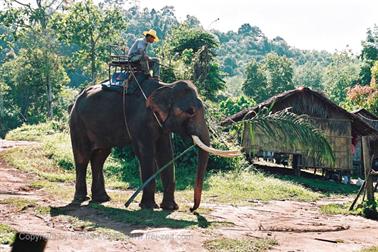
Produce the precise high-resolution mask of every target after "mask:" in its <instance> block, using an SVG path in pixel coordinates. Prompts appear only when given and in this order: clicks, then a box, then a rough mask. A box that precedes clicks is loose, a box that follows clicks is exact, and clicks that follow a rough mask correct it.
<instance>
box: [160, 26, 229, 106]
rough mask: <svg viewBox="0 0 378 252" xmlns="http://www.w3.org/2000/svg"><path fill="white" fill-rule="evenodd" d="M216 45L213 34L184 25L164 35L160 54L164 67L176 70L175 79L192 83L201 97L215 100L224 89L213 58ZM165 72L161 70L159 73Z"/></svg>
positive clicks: (220, 74)
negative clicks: (187, 80)
mask: <svg viewBox="0 0 378 252" xmlns="http://www.w3.org/2000/svg"><path fill="white" fill-rule="evenodd" d="M217 46H218V41H217V39H216V37H214V35H212V34H211V33H208V32H206V31H204V30H202V29H201V28H191V27H189V26H188V25H187V24H185V23H184V24H182V25H180V26H179V27H177V28H175V29H173V30H172V31H171V33H170V34H169V35H168V36H167V39H166V40H165V43H164V44H163V46H162V47H161V48H160V51H159V55H160V56H161V58H162V59H163V65H168V66H169V67H171V68H174V69H175V71H174V72H175V77H177V78H179V79H191V80H193V81H194V82H195V84H196V86H197V87H198V89H199V92H200V93H201V94H202V95H204V96H205V97H207V98H209V99H213V100H214V99H216V94H217V92H218V91H219V90H222V89H224V87H225V82H224V81H223V76H222V72H221V70H220V65H219V63H218V62H217V60H216V59H215V56H216V53H215V50H214V49H215V48H217ZM165 71H166V70H164V69H163V71H162V73H164V72H165ZM164 75H165V73H164Z"/></svg>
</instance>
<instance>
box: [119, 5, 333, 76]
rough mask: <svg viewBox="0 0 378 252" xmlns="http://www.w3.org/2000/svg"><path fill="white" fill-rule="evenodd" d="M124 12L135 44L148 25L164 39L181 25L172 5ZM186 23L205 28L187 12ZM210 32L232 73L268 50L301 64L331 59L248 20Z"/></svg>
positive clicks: (240, 71) (128, 36)
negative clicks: (232, 28)
mask: <svg viewBox="0 0 378 252" xmlns="http://www.w3.org/2000/svg"><path fill="white" fill-rule="evenodd" d="M125 15H126V16H127V19H128V29H127V31H126V32H125V34H124V37H125V39H126V40H127V41H128V43H132V41H133V40H134V39H135V38H136V37H139V36H140V34H141V33H142V32H143V31H144V30H146V29H149V28H153V29H155V30H156V31H157V33H158V36H160V37H161V38H163V39H164V38H165V37H166V36H167V35H168V34H169V32H170V30H171V29H172V28H173V27H175V26H177V25H179V21H178V19H177V17H176V16H175V10H174V7H172V6H166V7H164V8H162V9H160V10H155V9H151V10H150V9H148V8H145V9H143V10H142V9H139V8H138V7H132V8H130V9H128V10H127V11H126V13H125ZM184 22H186V23H187V24H188V25H189V26H191V27H202V26H201V23H200V21H199V20H198V19H197V18H196V17H194V16H190V15H188V16H187V17H186V19H185V20H184ZM211 32H212V33H213V34H214V35H216V36H217V37H218V40H219V42H220V46H219V49H218V50H217V56H218V58H219V61H220V63H221V66H222V70H223V71H224V72H225V73H226V74H227V75H229V76H235V75H241V74H243V73H244V71H245V68H246V65H247V64H248V63H249V61H250V60H251V59H252V58H254V59H256V60H257V61H259V60H260V59H262V58H263V57H264V56H265V55H266V54H268V53H269V52H275V53H277V54H278V55H281V56H286V57H288V58H291V59H293V60H294V62H295V63H296V64H298V65H302V64H305V63H306V62H317V63H320V64H323V65H327V64H328V63H329V62H330V58H331V54H330V53H328V52H326V51H321V52H319V51H308V50H300V49H296V48H294V47H292V46H290V45H288V44H287V42H286V41H285V39H284V38H282V37H279V36H277V37H275V38H273V39H269V38H267V37H266V36H265V34H264V33H263V31H262V30H261V29H260V28H259V27H257V26H253V25H251V24H248V23H246V24H242V25H241V26H240V28H239V29H238V31H236V32H235V31H228V32H221V31H217V30H211ZM156 46H158V45H156Z"/></svg>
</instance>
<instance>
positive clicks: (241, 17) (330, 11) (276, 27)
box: [133, 0, 378, 52]
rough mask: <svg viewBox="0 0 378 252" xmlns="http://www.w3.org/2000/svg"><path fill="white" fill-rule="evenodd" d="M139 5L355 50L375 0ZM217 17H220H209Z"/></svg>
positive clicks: (221, 26)
mask: <svg viewBox="0 0 378 252" xmlns="http://www.w3.org/2000/svg"><path fill="white" fill-rule="evenodd" d="M133 2H137V3H139V5H140V7H142V8H144V7H148V8H156V9H160V8H162V7H163V6H166V5H169V6H174V7H175V10H176V16H177V17H178V18H179V20H180V21H182V20H184V19H185V16H186V15H187V14H190V15H193V16H196V17H197V18H198V19H199V20H200V21H201V23H202V25H203V26H204V27H205V28H206V29H209V28H215V29H218V30H221V31H228V30H234V31H236V30H237V29H238V28H239V27H240V25H241V24H243V23H250V24H251V25H255V26H258V27H260V29H261V30H262V31H263V32H264V33H265V35H266V36H268V38H270V39H272V38H273V37H275V36H281V37H283V38H284V39H285V40H286V41H287V42H288V43H289V45H291V46H294V47H297V48H300V49H316V50H323V49H324V50H327V51H330V52H333V51H334V50H335V49H337V50H343V49H345V48H346V46H347V45H349V47H350V48H352V50H353V51H355V52H359V51H360V49H361V40H364V39H365V38H366V31H367V28H369V27H373V25H374V24H378V12H377V11H378V0H258V1H257V0H243V1H242V0H227V1H224V0H210V1H209V0H208V1H206V0H184V1H183V0H180V1H179V0H176V1H174V0H153V1H152V0H150V1H147V0H136V1H135V0H134V1H133ZM217 18H219V21H216V22H213V21H214V20H216V19H217Z"/></svg>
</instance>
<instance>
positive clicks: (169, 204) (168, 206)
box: [160, 200, 179, 211]
mask: <svg viewBox="0 0 378 252" xmlns="http://www.w3.org/2000/svg"><path fill="white" fill-rule="evenodd" d="M160 207H161V208H162V209H164V210H167V211H174V210H177V209H179V206H178V205H177V204H176V202H175V201H174V200H169V201H168V200H163V202H161V204H160Z"/></svg>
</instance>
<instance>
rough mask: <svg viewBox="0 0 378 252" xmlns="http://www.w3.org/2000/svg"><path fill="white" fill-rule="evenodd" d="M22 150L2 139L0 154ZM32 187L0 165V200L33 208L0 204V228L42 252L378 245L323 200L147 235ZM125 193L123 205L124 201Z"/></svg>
mask: <svg viewBox="0 0 378 252" xmlns="http://www.w3.org/2000/svg"><path fill="white" fill-rule="evenodd" d="M2 144H3V146H2ZM21 144H23V143H20V142H17V143H13V142H8V141H7V142H5V141H2V140H0V150H1V149H4V147H5V146H7V148H10V147H11V146H15V145H21ZM36 180H38V178H37V177H36V176H35V175H33V174H28V173H25V172H21V171H19V170H17V169H15V168H12V167H10V166H9V165H7V164H6V163H5V162H4V161H3V160H1V159H0V200H7V199H15V198H16V199H23V200H29V201H31V202H35V204H34V205H33V204H31V205H27V206H24V207H23V208H22V209H17V207H15V206H14V205H12V204H0V223H2V224H7V225H9V226H11V227H13V228H15V229H16V230H18V231H26V232H31V233H34V234H40V235H44V236H45V237H48V243H47V248H46V251H65V252H66V251H91V252H93V251H101V252H104V251H206V250H205V249H204V248H203V245H202V244H203V243H204V242H205V241H207V240H212V239H216V238H222V237H223V238H235V239H240V238H244V239H256V238H272V239H275V240H276V241H277V242H278V245H276V246H274V247H273V248H271V250H270V251H297V252H299V251H310V252H314V251H335V252H337V251H340V252H347V251H359V250H360V249H361V248H363V247H369V246H374V245H377V244H378V222H376V221H372V220H367V219H364V218H362V217H356V216H341V215H339V216H337V215H336V216H326V215H322V214H321V213H320V212H319V206H320V205H321V204H325V203H328V202H325V201H322V202H315V203H311V202H310V203H309V202H295V201H271V202H268V203H260V202H254V203H251V205H250V206H242V207H238V206H231V205H210V204H207V205H206V204H204V205H202V206H201V208H203V209H207V211H205V214H199V215H197V216H195V217H193V219H194V220H195V221H198V222H199V221H200V220H201V218H202V219H204V222H205V223H207V222H208V221H209V220H211V222H212V223H217V222H219V223H221V224H220V225H219V226H216V225H213V226H212V227H210V228H207V227H206V225H205V227H202V228H200V227H194V228H192V227H191V228H168V227H164V225H163V226H161V227H159V228H151V227H146V226H141V225H139V226H138V225H131V224H128V223H125V222H118V221H114V220H112V219H110V218H108V216H104V215H103V213H101V212H100V211H98V210H97V209H94V208H90V207H86V206H81V207H70V206H67V204H68V202H65V201H61V200H57V199H56V198H54V197H52V196H51V195H50V194H49V193H48V191H46V190H42V189H38V188H36V187H31V186H30V185H31V183H32V182H33V181H36ZM62 186H67V185H62ZM124 193H125V196H124V198H127V195H129V194H127V195H126V192H124ZM127 193H129V192H127ZM341 200H342V199H341ZM37 206H42V207H53V209H58V210H59V209H65V211H64V213H61V212H59V211H58V210H56V212H52V211H51V210H50V212H49V213H47V214H46V213H44V214H43V213H38V211H36V209H37ZM119 209H122V206H119ZM173 214H175V213H173ZM80 220H86V221H88V220H90V221H91V222H92V223H96V225H95V226H91V225H88V224H86V223H84V222H82V221H81V222H80ZM146 221H148V220H146ZM225 223H229V225H225ZM104 228H105V229H104ZM9 250H10V247H9V246H5V245H2V246H1V247H0V251H9Z"/></svg>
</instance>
